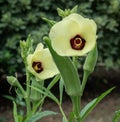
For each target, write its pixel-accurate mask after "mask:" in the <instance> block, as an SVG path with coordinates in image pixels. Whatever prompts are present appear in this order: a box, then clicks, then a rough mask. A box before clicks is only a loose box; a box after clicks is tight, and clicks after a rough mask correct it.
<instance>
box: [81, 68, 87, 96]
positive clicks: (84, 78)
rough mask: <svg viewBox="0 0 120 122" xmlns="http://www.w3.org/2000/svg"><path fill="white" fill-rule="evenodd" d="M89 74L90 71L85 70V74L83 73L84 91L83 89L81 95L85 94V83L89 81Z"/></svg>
mask: <svg viewBox="0 0 120 122" xmlns="http://www.w3.org/2000/svg"><path fill="white" fill-rule="evenodd" d="M88 76H89V72H88V71H86V70H84V75H83V80H82V91H81V95H83V92H84V89H85V85H86V83H87V79H88Z"/></svg>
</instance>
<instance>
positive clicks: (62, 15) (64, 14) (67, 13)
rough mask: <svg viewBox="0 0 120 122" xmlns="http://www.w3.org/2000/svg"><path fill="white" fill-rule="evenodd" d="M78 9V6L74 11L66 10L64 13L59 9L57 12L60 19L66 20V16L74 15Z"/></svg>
mask: <svg viewBox="0 0 120 122" xmlns="http://www.w3.org/2000/svg"><path fill="white" fill-rule="evenodd" d="M77 9H78V5H76V6H75V7H73V8H72V9H65V10H64V11H63V10H62V9H60V8H57V12H58V15H59V16H60V17H62V18H65V17H66V16H68V15H70V14H72V13H77Z"/></svg>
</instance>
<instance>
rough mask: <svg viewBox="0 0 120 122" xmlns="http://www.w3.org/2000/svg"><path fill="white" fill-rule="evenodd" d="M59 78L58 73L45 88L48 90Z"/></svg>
mask: <svg viewBox="0 0 120 122" xmlns="http://www.w3.org/2000/svg"><path fill="white" fill-rule="evenodd" d="M59 79H60V74H58V75H56V76H55V77H54V79H53V80H52V81H51V82H50V84H49V85H48V87H47V89H48V90H50V89H51V88H52V87H53V86H54V85H55V84H56V83H57V82H58V80H59Z"/></svg>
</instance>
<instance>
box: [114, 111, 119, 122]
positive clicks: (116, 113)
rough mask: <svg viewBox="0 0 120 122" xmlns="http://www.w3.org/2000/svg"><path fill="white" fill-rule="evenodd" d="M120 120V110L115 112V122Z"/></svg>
mask: <svg viewBox="0 0 120 122" xmlns="http://www.w3.org/2000/svg"><path fill="white" fill-rule="evenodd" d="M119 121H120V110H118V111H116V112H115V115H114V118H113V122H119Z"/></svg>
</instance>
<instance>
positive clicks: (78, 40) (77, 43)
mask: <svg viewBox="0 0 120 122" xmlns="http://www.w3.org/2000/svg"><path fill="white" fill-rule="evenodd" d="M85 42H86V41H85V40H84V39H83V38H82V37H81V36H80V35H76V36H75V37H73V38H72V39H70V44H71V47H72V49H74V50H82V49H83V48H84V46H85Z"/></svg>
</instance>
